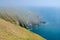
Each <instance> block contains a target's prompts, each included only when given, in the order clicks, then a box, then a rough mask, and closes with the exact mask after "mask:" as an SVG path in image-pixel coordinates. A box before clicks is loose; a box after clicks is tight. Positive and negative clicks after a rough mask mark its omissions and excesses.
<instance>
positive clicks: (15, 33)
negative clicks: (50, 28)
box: [0, 19, 45, 40]
mask: <svg viewBox="0 0 60 40" xmlns="http://www.w3.org/2000/svg"><path fill="white" fill-rule="evenodd" d="M0 40H45V39H44V38H42V37H41V36H38V35H37V34H34V33H32V32H30V31H28V30H26V29H25V28H22V27H20V26H18V25H15V24H12V23H10V22H8V21H5V20H3V19H0Z"/></svg>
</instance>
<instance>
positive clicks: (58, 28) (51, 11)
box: [29, 7, 60, 40]
mask: <svg viewBox="0 0 60 40" xmlns="http://www.w3.org/2000/svg"><path fill="white" fill-rule="evenodd" d="M29 10H30V11H32V12H35V13H37V14H38V15H39V16H41V17H42V20H43V21H46V22H47V24H46V25H41V26H40V27H38V28H37V29H32V30H31V31H33V32H35V33H37V34H39V35H41V36H42V37H44V38H46V39H47V40H60V8H53V7H46V8H45V7H42V8H33V7H32V8H30V9H29Z"/></svg>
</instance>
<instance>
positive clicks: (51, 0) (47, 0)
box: [0, 0, 60, 7]
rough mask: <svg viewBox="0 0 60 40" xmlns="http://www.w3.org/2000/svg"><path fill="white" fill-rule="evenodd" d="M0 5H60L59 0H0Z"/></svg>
mask: <svg viewBox="0 0 60 40" xmlns="http://www.w3.org/2000/svg"><path fill="white" fill-rule="evenodd" d="M0 6H7V7H29V6H31V7H41V6H43V7H45V6H46V7H50V6H51V7H60V0H0Z"/></svg>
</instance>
